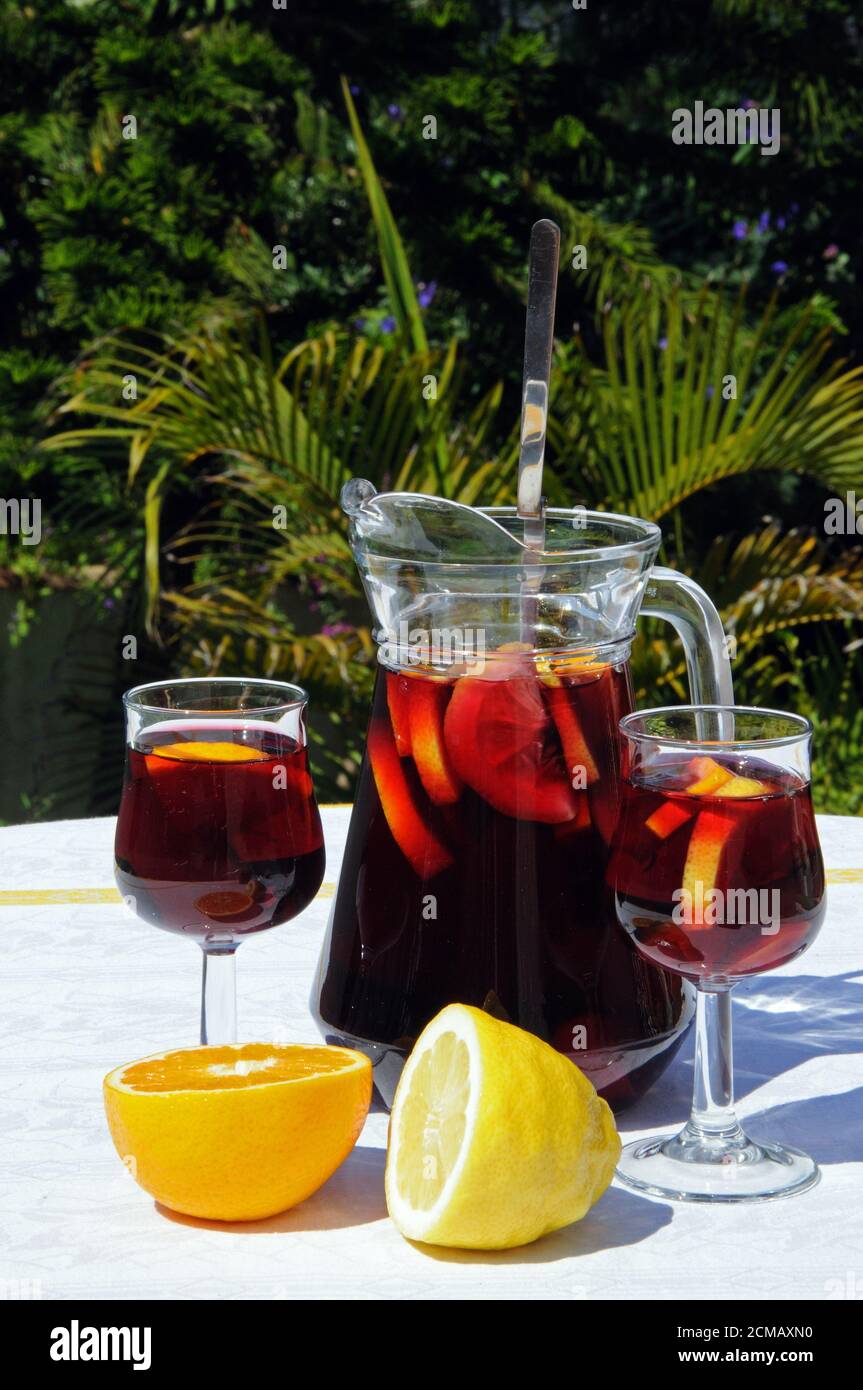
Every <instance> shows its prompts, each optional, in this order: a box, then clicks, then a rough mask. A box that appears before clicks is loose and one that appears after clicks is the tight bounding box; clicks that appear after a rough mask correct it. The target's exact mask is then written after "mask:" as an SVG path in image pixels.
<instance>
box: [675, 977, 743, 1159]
mask: <svg viewBox="0 0 863 1390" xmlns="http://www.w3.org/2000/svg"><path fill="white" fill-rule="evenodd" d="M686 1130H687V1133H688V1136H689V1137H692V1138H695V1137H697V1138H698V1139H701V1140H703V1139H717V1140H721V1141H722V1142H723V1143H725V1144H727V1143H728V1142H729V1141H731V1142H734V1140H735V1139H738V1138H742V1137H743V1131H742V1129H741V1128H740V1124H739V1123H738V1120H737V1116H736V1115H735V1113H734V1073H733V1058H732V1042H731V986H730V985H711V984H707V985H699V987H698V993H697V1003H696V1008H695V1076H694V1079H693V1086H692V1113H691V1114H690V1117H689V1122H688V1124H687V1126H686Z"/></svg>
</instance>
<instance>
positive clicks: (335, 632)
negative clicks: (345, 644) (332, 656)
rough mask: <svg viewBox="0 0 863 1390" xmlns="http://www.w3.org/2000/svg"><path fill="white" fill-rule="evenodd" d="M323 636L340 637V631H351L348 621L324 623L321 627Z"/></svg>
mask: <svg viewBox="0 0 863 1390" xmlns="http://www.w3.org/2000/svg"><path fill="white" fill-rule="evenodd" d="M321 632H322V633H323V635H324V637H341V635H342V633H345V632H353V628H352V627H351V625H350V623H324V626H323V627H322V628H321Z"/></svg>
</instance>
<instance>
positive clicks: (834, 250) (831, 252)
mask: <svg viewBox="0 0 863 1390" xmlns="http://www.w3.org/2000/svg"><path fill="white" fill-rule="evenodd" d="M821 255H822V256H823V257H824V259H825V261H832V260H833V257H834V256H838V255H839V247H838V246H837V245H836V242H835V241H831V243H830V245H829V246H825V247H824V250H823V251H822V252H821Z"/></svg>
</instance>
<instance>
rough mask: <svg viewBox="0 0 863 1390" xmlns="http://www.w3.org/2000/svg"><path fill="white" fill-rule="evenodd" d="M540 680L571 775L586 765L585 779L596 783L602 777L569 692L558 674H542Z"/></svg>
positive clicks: (588, 783) (587, 783) (588, 784)
mask: <svg viewBox="0 0 863 1390" xmlns="http://www.w3.org/2000/svg"><path fill="white" fill-rule="evenodd" d="M540 679H541V680H542V683H543V685H544V686H545V698H546V700H547V702H548V707H549V709H550V710H551V716H552V719H553V720H554V722H555V724H556V725H557V732H558V734H559V735H560V745H561V747H562V749H563V758H564V762H565V763H566V768H567V771H568V772H569V775H570V777H572V776H573V775H574V774H575V772H576V770H577V769H579V768H584V776H585V782H586V785H587V786H590V784H591V782H595V781H596V780H597V778H598V777H599V769H598V768H597V766H596V763H595V762H594V760H593V755H592V754H591V751H590V749H589V748H588V746H587V740H586V739H585V737H584V734H583V733H582V729H581V723H580V722H579V718H578V715H577V714H576V712H575V709H574V707H573V704H572V700H571V698H570V693H569V691H568V689H567V687H566V686H565V685H564V684H563V681H562V680H561V679H560V677H559V676H542V677H540ZM582 785H584V784H582Z"/></svg>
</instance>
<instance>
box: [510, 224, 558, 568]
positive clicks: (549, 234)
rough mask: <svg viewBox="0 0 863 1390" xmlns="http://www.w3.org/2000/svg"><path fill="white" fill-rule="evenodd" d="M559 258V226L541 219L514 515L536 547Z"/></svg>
mask: <svg viewBox="0 0 863 1390" xmlns="http://www.w3.org/2000/svg"><path fill="white" fill-rule="evenodd" d="M559 261H560V228H559V227H558V226H557V225H556V223H554V222H551V221H549V219H548V218H543V219H542V220H541V221H540V222H535V223H534V224H533V227H532V229H531V233H530V260H529V269H528V286H527V320H526V324H525V334H524V373H523V376H522V394H521V447H520V451H519V458H518V514H519V516H520V517H522V518H523V520H524V521H525V523H526V524H525V536H524V540H525V544H526V545H530V546H531V548H536V549H541V548H542V543H543V536H544V530H545V526H544V522H543V498H542V465H543V460H544V458H545V435H546V428H547V424H548V382H549V377H550V375H551V352H552V345H553V341H554V303H555V298H556V296H557V268H558V263H559Z"/></svg>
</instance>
